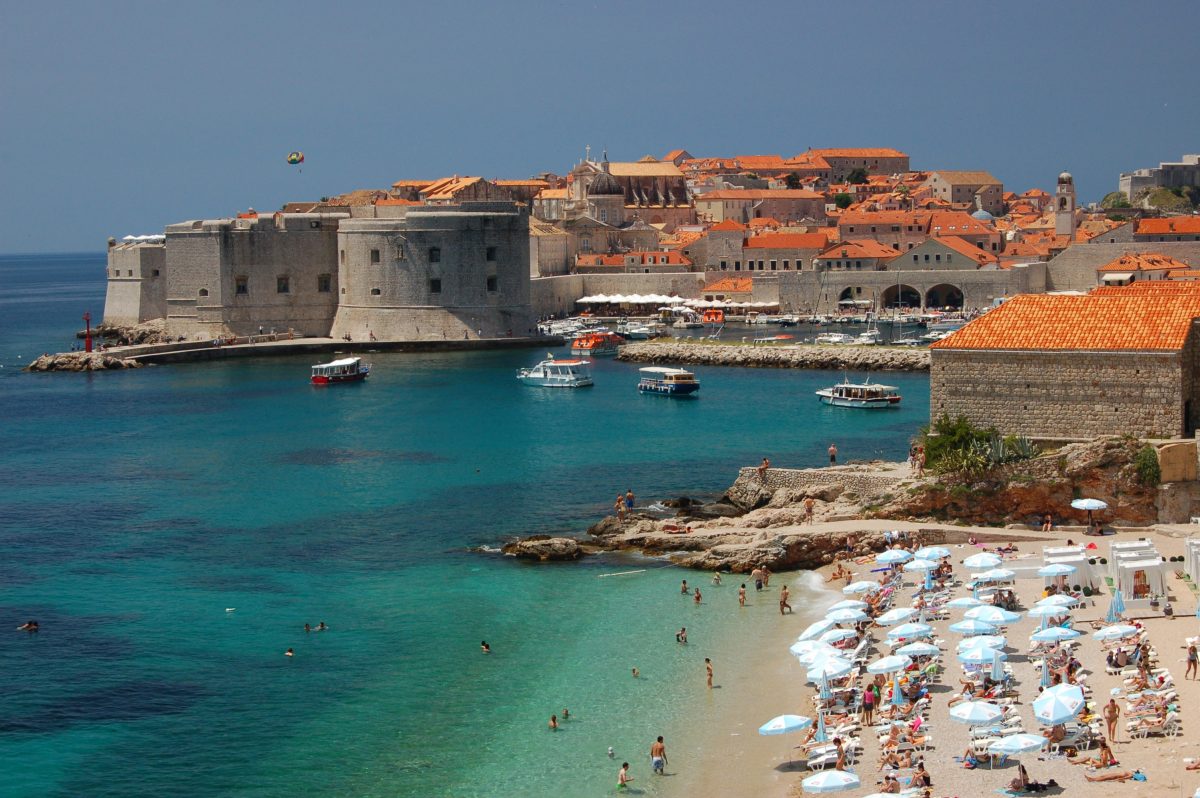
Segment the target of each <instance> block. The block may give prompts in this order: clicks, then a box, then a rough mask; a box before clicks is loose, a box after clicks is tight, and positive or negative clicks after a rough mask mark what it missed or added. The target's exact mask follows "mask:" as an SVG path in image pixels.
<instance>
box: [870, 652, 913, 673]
mask: <svg viewBox="0 0 1200 798" xmlns="http://www.w3.org/2000/svg"><path fill="white" fill-rule="evenodd" d="M909 665H912V660H911V659H909V658H908V657H906V656H904V655H903V654H892V655H891V656H888V657H881V658H879V659H877V660H875V661H874V662H872V663H871V664H870V665H868V666H867V673H896V672H897V671H902V670H904V669H905V668H907V667H908V666H909Z"/></svg>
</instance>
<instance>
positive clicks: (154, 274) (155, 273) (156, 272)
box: [151, 269, 158, 277]
mask: <svg viewBox="0 0 1200 798" xmlns="http://www.w3.org/2000/svg"><path fill="white" fill-rule="evenodd" d="M151 274H152V276H154V277H157V276H158V269H155V270H154V271H153V272H152V273H151Z"/></svg>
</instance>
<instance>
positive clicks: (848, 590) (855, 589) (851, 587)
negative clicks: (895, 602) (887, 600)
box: [842, 579, 883, 596]
mask: <svg viewBox="0 0 1200 798" xmlns="http://www.w3.org/2000/svg"><path fill="white" fill-rule="evenodd" d="M882 589H883V586H882V585H880V584H879V583H878V582H872V581H870V580H867V579H863V580H861V581H858V582H851V583H850V584H848V585H846V586H845V587H844V588H842V592H843V593H845V594H846V595H847V596H852V595H855V594H858V593H874V592H876V591H878V590H882Z"/></svg>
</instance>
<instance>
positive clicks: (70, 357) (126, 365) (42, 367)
mask: <svg viewBox="0 0 1200 798" xmlns="http://www.w3.org/2000/svg"><path fill="white" fill-rule="evenodd" d="M142 365H143V364H141V363H139V362H137V361H136V360H129V359H127V358H120V357H113V356H112V355H106V354H104V353H103V352H60V353H59V354H56V355H42V356H41V357H39V358H38V359H37V360H35V361H33V362H32V363H30V364H29V365H28V366H27V367H26V371H109V370H114V369H140V368H141V367H142Z"/></svg>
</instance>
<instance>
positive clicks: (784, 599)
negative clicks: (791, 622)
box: [779, 585, 792, 615]
mask: <svg viewBox="0 0 1200 798" xmlns="http://www.w3.org/2000/svg"><path fill="white" fill-rule="evenodd" d="M784 608H786V609H787V611H788V612H791V611H792V605H791V604H788V589H787V585H784V586H783V587H782V588H780V589H779V614H780V615H783V610H784Z"/></svg>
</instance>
